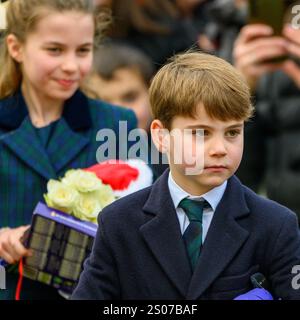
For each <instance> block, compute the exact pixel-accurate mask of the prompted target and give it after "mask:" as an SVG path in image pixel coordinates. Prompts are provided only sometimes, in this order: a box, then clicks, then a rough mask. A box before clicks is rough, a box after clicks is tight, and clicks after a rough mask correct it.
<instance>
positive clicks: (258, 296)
mask: <svg viewBox="0 0 300 320" xmlns="http://www.w3.org/2000/svg"><path fill="white" fill-rule="evenodd" d="M233 300H274V299H273V297H272V295H271V293H270V292H269V291H267V290H265V289H261V288H255V289H253V290H250V291H248V292H246V293H244V294H241V295H240V296H237V297H236V298H234V299H233Z"/></svg>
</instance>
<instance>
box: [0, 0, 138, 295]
mask: <svg viewBox="0 0 300 320" xmlns="http://www.w3.org/2000/svg"><path fill="white" fill-rule="evenodd" d="M92 2H93V1H88V0H13V1H10V2H9V5H8V7H7V14H6V20H7V21H6V23H7V26H6V28H7V29H6V30H5V33H4V37H3V39H2V43H1V50H0V65H1V72H0V228H1V229H0V258H1V259H4V260H5V261H6V262H8V263H9V264H14V263H16V262H18V261H19V260H20V259H21V258H22V257H25V256H29V255H31V252H30V251H28V250H27V249H26V248H25V247H24V246H23V245H22V242H21V238H22V236H23V234H24V232H25V231H26V229H27V228H28V224H30V221H31V215H32V211H33V209H34V207H35V205H36V203H37V202H38V201H40V200H41V199H42V198H43V193H45V192H46V184H47V181H48V180H49V179H51V178H54V179H55V178H58V177H60V176H62V175H63V174H64V173H65V172H66V171H67V170H68V169H70V168H84V167H88V166H90V165H92V164H95V163H96V162H97V159H96V154H97V150H98V149H99V142H97V139H96V136H97V132H98V131H99V130H100V129H102V128H109V129H112V130H114V131H115V133H116V134H117V137H118V130H119V121H121V120H124V121H127V130H128V131H129V130H131V129H133V128H135V127H136V118H135V115H134V114H133V112H131V111H129V110H126V109H123V108H117V107H113V106H111V105H108V104H105V103H103V102H100V101H96V100H91V99H88V98H87V97H86V96H85V95H84V94H83V93H82V92H81V91H80V90H79V88H80V87H81V85H82V82H83V79H84V78H85V76H86V75H87V74H88V72H89V70H90V67H91V65H92V58H93V47H94V42H95V38H96V36H98V35H99V34H100V33H101V32H100V31H101V30H102V28H103V26H105V25H106V24H107V21H108V19H107V16H104V15H103V14H102V15H101V16H99V15H98V16H96V14H95V13H94V10H93V6H92ZM117 141H118V140H117ZM128 147H129V146H128ZM117 150H118V146H117ZM126 151H127V148H126ZM114 157H118V153H116V154H115V155H114ZM6 278H7V279H6V280H7V283H6V286H7V290H3V291H1V290H0V299H12V298H13V296H14V291H15V286H16V282H17V275H16V274H14V273H8V274H7V277H6ZM58 297H59V296H58V294H57V293H56V291H55V290H54V289H52V288H50V287H47V286H45V285H42V284H40V283H38V282H34V281H31V280H27V279H24V282H23V291H22V295H21V298H23V299H35V298H38V299H43V298H44V299H52V298H54V299H57V298H58Z"/></svg>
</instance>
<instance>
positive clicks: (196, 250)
mask: <svg viewBox="0 0 300 320" xmlns="http://www.w3.org/2000/svg"><path fill="white" fill-rule="evenodd" d="M207 206H208V202H206V201H205V200H203V201H194V200H190V199H183V200H181V202H180V203H179V207H180V208H182V209H183V210H184V211H185V213H186V215H187V216H188V218H189V220H190V224H189V225H188V227H187V228H186V230H185V232H184V234H183V240H184V242H185V246H186V249H187V252H188V256H189V258H190V262H191V267H192V270H193V271H194V269H195V266H196V263H197V260H198V258H199V255H200V251H201V246H202V233H203V230H202V215H203V209H204V207H207Z"/></svg>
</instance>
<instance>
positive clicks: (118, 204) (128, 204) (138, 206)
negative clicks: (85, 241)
mask: <svg viewBox="0 0 300 320" xmlns="http://www.w3.org/2000/svg"><path fill="white" fill-rule="evenodd" d="M151 190H152V186H150V187H147V188H144V189H142V190H139V191H136V192H134V193H132V194H129V195H127V196H125V197H123V198H120V199H118V200H116V201H114V202H113V203H111V204H110V205H109V206H107V207H106V208H104V210H103V211H102V213H101V214H100V218H101V220H102V222H103V223H104V224H105V223H106V222H109V224H112V225H117V224H120V225H122V224H124V223H125V224H126V225H128V224H129V223H130V222H134V223H137V224H140V223H143V222H145V220H144V219H145V216H144V215H143V214H142V209H143V207H144V205H145V203H146V201H147V200H148V197H149V194H150V193H151Z"/></svg>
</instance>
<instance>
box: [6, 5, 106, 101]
mask: <svg viewBox="0 0 300 320" xmlns="http://www.w3.org/2000/svg"><path fill="white" fill-rule="evenodd" d="M71 10H72V11H79V12H82V13H87V14H91V15H92V16H93V18H94V21H95V44H96V45H97V44H98V43H99V42H100V40H99V39H100V37H101V35H102V34H103V31H104V29H106V28H107V26H108V25H109V24H110V21H111V18H110V11H109V10H107V9H105V10H104V9H102V10H101V11H96V10H95V8H94V5H93V0H10V1H9V3H8V6H7V9H6V30H5V31H4V34H3V35H2V37H1V39H0V66H1V72H0V99H3V98H5V97H8V96H11V95H13V94H14V93H15V92H16V91H17V90H18V88H19V86H20V84H21V81H22V72H21V68H20V65H19V63H17V62H16V61H15V60H14V59H13V58H12V57H11V56H10V54H9V52H8V48H7V45H6V37H7V36H8V35H9V34H13V35H15V36H16V37H17V38H18V40H19V41H20V42H21V43H25V41H26V37H27V35H28V34H29V33H30V32H32V31H34V29H35V27H36V25H37V23H38V22H39V21H40V20H41V19H42V18H43V17H44V16H45V13H48V12H47V11H54V12H64V11H71Z"/></svg>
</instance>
